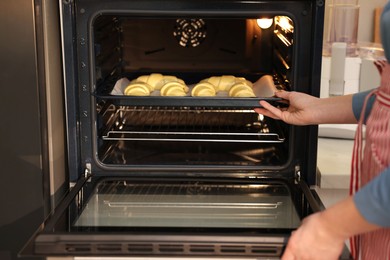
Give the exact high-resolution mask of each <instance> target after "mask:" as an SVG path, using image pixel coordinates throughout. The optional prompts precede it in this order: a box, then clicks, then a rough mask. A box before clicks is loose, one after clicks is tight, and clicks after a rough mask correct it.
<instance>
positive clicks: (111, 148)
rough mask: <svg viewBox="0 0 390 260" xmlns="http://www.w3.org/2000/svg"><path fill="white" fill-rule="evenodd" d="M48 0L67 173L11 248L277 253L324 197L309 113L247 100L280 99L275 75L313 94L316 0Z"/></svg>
mask: <svg viewBox="0 0 390 260" xmlns="http://www.w3.org/2000/svg"><path fill="white" fill-rule="evenodd" d="M59 13H60V28H61V39H62V40H61V43H62V44H61V50H62V60H63V61H62V69H63V80H64V103H65V105H64V109H65V112H66V125H65V127H66V133H67V134H66V141H67V146H66V150H67V156H66V159H67V162H68V166H67V174H66V184H67V185H66V186H67V187H68V188H67V191H66V194H65V195H66V196H64V197H63V199H62V200H61V201H60V202H59V203H58V205H56V207H55V208H54V209H53V210H52V212H51V214H50V215H49V216H48V218H47V220H46V221H45V222H44V223H43V224H42V226H41V227H40V228H39V230H38V231H37V232H36V233H35V234H34V235H33V237H32V238H31V240H30V241H29V243H27V245H26V247H25V248H24V251H23V253H22V254H25V255H37V256H84V257H88V256H111V257H113V256H117V257H120V256H122V257H123V256H126V257H207V258H212V257H226V258H229V257H235V258H257V259H259V258H267V259H268V258H274V259H277V258H279V257H280V256H281V255H282V253H283V250H284V248H285V246H286V243H287V241H288V238H289V236H290V233H291V232H292V231H293V230H294V229H296V228H297V227H298V226H299V225H300V222H301V220H302V219H303V218H304V217H305V216H307V215H309V214H311V213H313V212H316V211H319V210H321V208H322V204H321V201H320V200H319V199H318V196H317V195H316V193H315V191H314V190H312V189H311V188H310V187H311V186H312V185H315V184H316V183H317V180H316V149H317V127H315V126H305V127H297V126H291V125H288V124H285V123H283V122H280V121H275V120H272V119H270V118H266V117H264V116H262V115H258V114H257V113H255V112H254V110H253V108H255V107H259V106H260V104H259V101H260V100H267V101H269V102H271V103H273V104H275V105H277V106H286V105H288V104H286V103H285V102H284V101H283V100H280V99H278V98H276V97H274V96H273V93H274V91H276V90H288V91H301V92H306V93H309V94H312V95H316V96H318V95H319V85H320V84H319V82H320V69H321V67H320V64H321V51H322V48H321V46H322V33H323V30H322V28H323V13H324V1H319V0H302V1H299V0H291V1H279V0H274V1H256V0H254V1H238V0H224V1H219V0H210V1H193V0H184V1H183V0H181V1H179V0H168V1H159V0H142V1H141V0H138V1H137V0H134V1H132V0H111V1H106V0H62V1H59ZM263 23H266V25H264V24H263ZM267 23H268V24H267ZM54 175H55V173H54ZM344 255H345V257H346V258H348V252H346V253H345V254H344Z"/></svg>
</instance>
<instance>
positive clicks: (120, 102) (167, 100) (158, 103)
mask: <svg viewBox="0 0 390 260" xmlns="http://www.w3.org/2000/svg"><path fill="white" fill-rule="evenodd" d="M95 97H96V98H97V99H98V100H108V101H110V102H111V103H112V104H114V105H116V106H150V107H171V106H181V107H221V108H222V107H223V108H236V107H239V108H250V109H252V108H256V107H261V105H260V103H259V102H260V100H265V101H268V102H270V103H271V104H273V105H276V106H286V105H287V104H286V103H285V102H283V100H282V99H281V98H278V97H267V98H258V97H255V98H231V97H212V98H210V97H190V96H186V97H161V96H145V97H143V96H142V97H139V96H138V97H136V96H115V95H96V94H95Z"/></svg>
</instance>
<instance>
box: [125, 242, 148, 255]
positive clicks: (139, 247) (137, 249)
mask: <svg viewBox="0 0 390 260" xmlns="http://www.w3.org/2000/svg"><path fill="white" fill-rule="evenodd" d="M127 250H128V251H129V252H131V253H138V254H147V253H152V252H153V245H152V244H129V245H128V246H127Z"/></svg>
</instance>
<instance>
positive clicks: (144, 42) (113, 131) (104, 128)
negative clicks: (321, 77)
mask: <svg viewBox="0 0 390 260" xmlns="http://www.w3.org/2000/svg"><path fill="white" fill-rule="evenodd" d="M257 18H259V17H253V18H240V19H238V18H235V19H227V18H205V17H188V18H186V17H183V18H164V19H159V18H150V17H141V18H140V17H137V18H134V17H130V16H124V15H123V16H119V15H115V16H114V15H101V16H99V17H97V18H96V19H95V21H94V23H93V26H92V28H91V30H92V32H93V46H94V48H93V52H92V57H93V62H92V63H93V64H94V65H95V70H94V74H93V75H92V77H93V81H94V82H95V84H94V86H96V87H95V89H94V97H95V98H94V99H93V103H94V104H95V105H94V106H95V107H96V115H95V120H96V130H95V132H96V140H95V141H94V150H95V151H96V152H95V154H96V155H97V160H98V162H100V164H102V165H104V166H106V167H107V166H108V167H111V166H112V167H116V166H121V167H123V166H127V167H134V166H135V167H137V166H143V167H144V166H148V167H156V166H163V167H170V166H187V165H189V166H193V167H207V168H213V167H214V168H215V167H221V166H222V167H224V166H227V167H253V166H256V167H259V166H264V167H274V166H282V165H285V164H286V163H287V161H288V159H289V157H290V155H289V152H288V151H289V135H290V128H289V127H288V126H287V125H285V124H283V123H281V122H276V121H272V120H269V119H267V118H264V117H263V116H261V115H258V114H257V113H256V112H254V110H253V108H254V107H256V106H259V101H260V100H261V99H265V100H267V101H269V102H277V101H278V100H277V99H275V98H274V97H273V96H272V95H273V94H272V93H274V91H275V90H277V89H286V90H288V89H291V85H292V82H293V77H292V72H293V68H292V62H293V37H294V27H293V22H292V20H291V19H290V18H288V17H287V16H275V15H274V16H272V17H271V18H270V19H268V20H270V22H271V25H267V26H269V27H270V28H263V26H262V25H261V27H260V21H259V19H257ZM153 75H154V76H156V75H157V76H159V77H161V79H165V78H169V79H171V80H172V81H173V85H174V86H173V88H176V90H172V91H170V92H168V93H171V96H169V95H168V96H165V94H164V95H163V92H164V93H166V92H167V91H166V90H164V87H163V88H161V84H162V83H161V84H160V83H156V82H154V81H153V80H149V81H148V79H150V78H151V77H152V76H153ZM264 76H269V77H270V78H271V81H268V82H271V83H270V86H268V88H269V90H268V93H271V94H270V96H261V95H264V94H263V93H266V92H265V91H264V90H261V89H256V88H257V87H258V86H259V84H260V85H261V83H259V82H260V80H259V79H261V78H262V77H264ZM221 78H223V79H232V80H233V79H234V82H235V83H234V84H238V85H239V86H236V85H235V88H236V89H237V90H238V91H243V92H242V93H244V95H245V94H248V95H252V94H250V92H251V91H252V90H253V92H252V93H254V96H253V97H251V96H248V97H247V96H244V97H240V94H238V95H236V96H237V97H232V94H231V93H232V92H234V91H230V92H229V90H230V89H232V86H233V85H234V84H233V83H232V84H230V85H229V84H227V85H226V84H225V85H226V86H227V87H226V86H224V87H219V86H218V84H220V79H221ZM142 79H143V81H142ZM218 80H219V81H218ZM121 81H123V82H126V83H123V82H122V84H125V85H123V86H119V85H118V83H120V82H121ZM150 81H153V82H152V83H153V84H154V85H152V83H151V82H150ZM217 81H218V82H219V83H216V82H217ZM167 82H168V81H167ZM167 82H165V83H167ZM204 82H205V83H204ZM130 83H132V84H134V86H132V87H131V89H132V91H127V90H130V88H128V89H127V90H126V91H124V90H125V88H126V86H130V85H129V84H130ZM198 83H202V84H205V85H208V87H209V88H210V89H209V90H210V92H207V91H203V92H202V93H212V94H203V95H205V96H201V97H195V96H192V95H191V90H192V89H193V88H194V86H196V84H198ZM211 83H213V84H214V85H213V84H211ZM156 84H157V87H156ZM168 84H171V82H168ZM240 84H241V85H240ZM221 85H222V84H221ZM118 86H119V88H118ZM180 86H183V87H182V88H183V89H182V90H184V92H182V94H181V92H180V91H182V90H181V87H180ZM262 87H263V86H260V87H259V88H262ZM213 88H215V89H213ZM250 88H252V89H250ZM248 89H249V91H248ZM175 91H176V92H175ZM179 92H180V93H179ZM195 92H196V91H195ZM128 93H131V94H128ZM172 93H173V94H172ZM236 93H237V91H236ZM268 95H269V94H268ZM177 96H180V97H177ZM275 104H277V105H278V103H275Z"/></svg>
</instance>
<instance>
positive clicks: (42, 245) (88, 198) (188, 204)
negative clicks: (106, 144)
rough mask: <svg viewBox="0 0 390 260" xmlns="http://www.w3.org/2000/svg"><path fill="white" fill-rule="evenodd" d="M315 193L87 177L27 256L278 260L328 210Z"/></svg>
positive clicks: (282, 185) (257, 184) (289, 187)
mask: <svg viewBox="0 0 390 260" xmlns="http://www.w3.org/2000/svg"><path fill="white" fill-rule="evenodd" d="M313 192H314V191H311V190H310V189H309V188H308V186H307V185H306V184H305V183H304V182H297V183H289V182H286V181H285V180H280V179H274V180H269V179H267V180H266V181H265V180H252V179H250V180H249V179H242V180H237V179H223V180H220V179H215V178H211V179H210V178H198V177H197V178H194V179H191V178H189V179H184V180H183V178H181V179H180V180H179V179H175V178H154V179H153V181H151V180H150V178H148V179H146V178H128V177H126V178H123V177H118V178H101V179H94V178H92V177H90V176H89V177H87V178H86V177H83V178H81V179H80V180H79V181H78V182H77V184H76V185H75V186H74V187H73V188H72V189H71V190H70V192H69V193H68V194H67V196H66V197H65V198H64V200H63V201H62V202H61V203H60V205H59V206H58V207H57V208H56V209H55V211H54V212H53V213H52V214H51V215H50V216H49V218H48V219H47V221H45V223H43V224H42V225H41V227H40V228H39V230H38V231H37V232H36V234H34V236H33V237H32V238H31V240H30V241H29V242H28V244H27V245H26V246H25V248H24V249H23V250H22V252H21V255H25V256H27V255H28V256H31V255H33V256H111V257H112V256H118V257H119V256H122V257H123V256H126V257H141V256H144V257H145V256H147V257H179V256H182V257H240V258H257V259H259V258H263V257H264V258H267V259H270V258H271V259H278V258H280V257H281V255H282V253H283V250H284V248H285V246H286V243H287V241H288V238H289V235H290V233H291V231H293V230H294V229H296V228H297V227H298V226H299V224H300V222H301V219H302V218H303V217H304V216H306V215H307V214H310V213H312V212H314V211H318V210H320V209H321V205H320V202H319V201H318V199H316V194H315V193H313ZM341 259H351V258H350V255H349V253H348V250H345V252H344V253H343V256H342V258H341Z"/></svg>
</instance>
